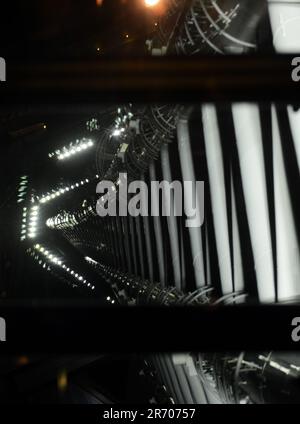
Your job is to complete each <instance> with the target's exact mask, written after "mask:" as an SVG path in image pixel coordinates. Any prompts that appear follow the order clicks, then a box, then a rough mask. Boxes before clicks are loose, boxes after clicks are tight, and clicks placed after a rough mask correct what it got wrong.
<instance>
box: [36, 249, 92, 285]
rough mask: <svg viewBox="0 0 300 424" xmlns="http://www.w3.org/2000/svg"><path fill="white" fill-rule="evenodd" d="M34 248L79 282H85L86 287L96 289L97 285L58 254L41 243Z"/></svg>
mask: <svg viewBox="0 0 300 424" xmlns="http://www.w3.org/2000/svg"><path fill="white" fill-rule="evenodd" d="M34 249H35V250H36V251H37V252H39V253H41V254H42V255H43V256H45V258H46V259H47V260H48V261H49V262H51V263H52V264H54V265H56V266H59V267H60V268H62V269H63V270H64V271H65V272H66V273H68V274H69V275H71V276H72V277H73V278H75V279H76V280H77V281H78V282H80V283H81V284H83V285H84V286H86V287H89V288H90V289H91V290H95V286H93V285H92V284H91V283H88V282H87V281H86V280H85V279H84V277H83V276H82V275H80V274H78V273H76V272H75V271H73V270H72V269H71V268H69V267H67V266H66V265H65V264H64V263H63V261H62V260H61V259H60V258H59V257H58V256H56V255H54V254H52V253H51V252H50V251H49V250H47V249H45V247H43V246H41V245H40V244H36V245H35V246H34Z"/></svg>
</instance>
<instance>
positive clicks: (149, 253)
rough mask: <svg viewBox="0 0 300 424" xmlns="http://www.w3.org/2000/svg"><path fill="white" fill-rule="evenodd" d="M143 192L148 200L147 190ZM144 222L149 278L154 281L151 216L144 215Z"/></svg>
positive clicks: (142, 179) (142, 178)
mask: <svg viewBox="0 0 300 424" xmlns="http://www.w3.org/2000/svg"><path fill="white" fill-rule="evenodd" d="M141 181H144V176H141ZM141 193H142V196H143V201H144V200H146V199H144V197H145V196H146V194H145V191H144V190H142V191H141ZM143 224H144V234H145V241H146V251H147V262H148V271H149V279H150V281H151V282H152V283H153V281H154V270H153V255H152V243H151V236H150V224H149V216H143Z"/></svg>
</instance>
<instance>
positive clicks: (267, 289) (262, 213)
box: [232, 103, 275, 302]
mask: <svg viewBox="0 0 300 424" xmlns="http://www.w3.org/2000/svg"><path fill="white" fill-rule="evenodd" d="M232 112H233V120H234V128H235V134H236V140H237V147H238V154H239V159H240V166H241V174H242V184H243V190H244V196H245V202H246V211H247V217H248V223H249V229H250V237H251V243H252V249H253V255H254V262H255V271H256V278H257V289H258V296H259V300H260V302H274V301H275V281H274V263H273V251H272V240H271V229H270V219H269V216H270V215H269V206H268V198H267V185H266V172H265V164H264V154H263V141H262V131H261V120H260V115H259V108H258V106H257V105H255V104H245V103H235V104H234V105H233V106H232Z"/></svg>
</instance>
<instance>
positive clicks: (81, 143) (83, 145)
mask: <svg viewBox="0 0 300 424" xmlns="http://www.w3.org/2000/svg"><path fill="white" fill-rule="evenodd" d="M93 145H94V142H93V140H91V139H86V138H82V139H81V140H76V142H75V143H70V144H69V146H68V147H66V146H65V147H63V148H62V149H61V150H56V151H55V152H53V153H49V155H48V156H49V158H52V157H56V158H57V159H58V160H64V159H68V158H70V157H71V156H74V155H76V154H78V153H80V152H83V151H85V150H87V149H88V148H90V147H92V146H93Z"/></svg>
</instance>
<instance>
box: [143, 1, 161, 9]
mask: <svg viewBox="0 0 300 424" xmlns="http://www.w3.org/2000/svg"><path fill="white" fill-rule="evenodd" d="M159 2H160V0H145V5H146V6H147V7H153V6H156V5H157V4H158V3H159Z"/></svg>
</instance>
